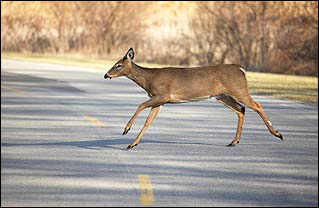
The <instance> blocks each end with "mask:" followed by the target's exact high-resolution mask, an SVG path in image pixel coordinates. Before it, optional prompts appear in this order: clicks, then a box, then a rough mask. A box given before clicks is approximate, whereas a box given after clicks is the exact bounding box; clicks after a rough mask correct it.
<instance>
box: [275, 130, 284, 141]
mask: <svg viewBox="0 0 319 208" xmlns="http://www.w3.org/2000/svg"><path fill="white" fill-rule="evenodd" d="M276 133H277V134H278V136H277V135H276V136H277V137H278V138H279V139H281V140H284V138H283V136H282V134H281V133H279V132H278V131H276Z"/></svg>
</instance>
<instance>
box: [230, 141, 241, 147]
mask: <svg viewBox="0 0 319 208" xmlns="http://www.w3.org/2000/svg"><path fill="white" fill-rule="evenodd" d="M235 144H239V141H232V142H231V143H230V144H229V145H227V147H235Z"/></svg>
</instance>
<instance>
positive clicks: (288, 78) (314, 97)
mask: <svg viewBox="0 0 319 208" xmlns="http://www.w3.org/2000/svg"><path fill="white" fill-rule="evenodd" d="M1 59H13V60H24V61H34V62H44V63H53V64H63V65H72V66H82V67H90V68H95V69H101V70H108V69H109V68H110V67H111V66H112V65H113V64H114V62H115V61H110V60H102V59H94V58H87V57H67V56H52V55H34V54H17V53H1ZM141 65H142V66H146V67H162V66H161V65H157V64H141ZM247 79H248V84H249V89H250V92H251V93H252V94H258V95H267V96H273V97H276V98H281V99H290V100H295V101H298V102H301V103H306V104H312V105H318V78H317V77H305V76H293V75H280V74H270V73H257V72H248V73H247Z"/></svg>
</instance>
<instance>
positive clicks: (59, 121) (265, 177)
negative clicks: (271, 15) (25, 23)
mask: <svg viewBox="0 0 319 208" xmlns="http://www.w3.org/2000/svg"><path fill="white" fill-rule="evenodd" d="M106 70H107V69H106ZM105 72H106V71H98V70H94V69H85V68H79V67H71V66H62V65H49V64H40V63H31V62H20V61H9V60H1V206H169V207H175V206H195V207H198V206H318V107H316V106H309V105H303V104H299V103H296V102H291V101H286V100H275V99H270V98H268V97H260V96H253V97H254V98H255V99H256V100H257V101H258V102H260V103H261V104H262V105H263V107H264V110H265V112H266V114H267V116H268V117H269V119H270V120H271V122H272V124H273V125H274V127H275V128H277V129H278V130H279V131H280V132H281V133H282V134H283V136H284V139H285V140H284V141H281V140H279V139H278V138H275V137H273V136H272V135H270V133H269V132H268V130H267V128H266V126H265V125H264V124H263V122H262V120H261V118H260V117H259V116H258V115H257V114H256V113H255V112H253V111H252V110H251V109H246V117H245V122H244V127H243V134H242V138H241V142H240V144H238V145H237V146H236V147H233V148H229V147H226V145H227V144H229V143H230V142H231V140H232V139H233V137H234V136H235V132H236V126H237V115H236V114H235V113H234V112H232V111H231V110H229V109H228V108H225V107H224V106H223V105H221V104H220V103H218V102H217V101H216V100H215V99H210V100H206V101H202V102H194V103H185V104H178V105H165V106H164V107H163V108H162V109H161V111H160V112H159V115H158V117H157V118H156V119H155V121H154V122H153V124H152V125H151V126H150V128H149V129H148V131H147V132H146V133H145V134H144V136H143V138H142V141H141V142H140V144H139V145H138V146H137V147H135V148H134V149H133V150H126V147H127V145H128V144H130V143H131V142H132V141H133V139H134V138H135V136H136V135H137V134H138V132H139V130H140V129H141V128H142V125H143V124H144V121H145V118H146V116H147V114H148V112H149V110H148V109H147V110H145V111H143V112H142V113H141V114H140V116H139V117H138V119H137V120H136V122H135V124H134V125H133V127H132V129H131V131H130V132H129V133H128V134H127V135H124V136H122V135H121V134H122V132H123V129H124V126H125V125H126V123H127V121H128V120H129V119H130V117H131V116H132V115H133V113H134V112H135V110H136V108H137V106H138V104H139V103H141V102H143V101H145V100H146V99H148V97H147V94H146V93H145V92H144V91H143V90H142V89H140V88H139V87H138V86H137V85H135V83H133V82H132V81H131V80H128V79H126V78H117V79H112V80H104V79H103V76H104V73H105Z"/></svg>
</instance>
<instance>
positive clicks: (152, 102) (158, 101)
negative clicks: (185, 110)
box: [123, 97, 167, 135]
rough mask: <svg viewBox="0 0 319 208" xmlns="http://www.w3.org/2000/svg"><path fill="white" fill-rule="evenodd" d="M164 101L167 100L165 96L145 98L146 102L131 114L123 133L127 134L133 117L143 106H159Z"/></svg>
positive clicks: (134, 117)
mask: <svg viewBox="0 0 319 208" xmlns="http://www.w3.org/2000/svg"><path fill="white" fill-rule="evenodd" d="M165 102H167V100H166V99H165V98H161V97H154V98H151V99H149V100H147V101H146V102H144V103H142V104H140V105H139V106H138V108H137V110H136V112H135V113H134V115H133V116H132V118H131V119H130V120H129V122H128V123H127V124H126V126H125V128H124V132H123V135H124V134H127V133H128V131H129V130H130V129H131V127H132V125H133V123H134V121H135V119H136V118H137V116H138V114H139V113H140V112H141V111H142V110H144V109H145V108H148V107H157V106H160V105H162V104H164V103H165Z"/></svg>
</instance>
